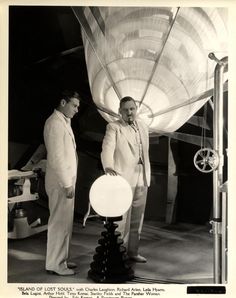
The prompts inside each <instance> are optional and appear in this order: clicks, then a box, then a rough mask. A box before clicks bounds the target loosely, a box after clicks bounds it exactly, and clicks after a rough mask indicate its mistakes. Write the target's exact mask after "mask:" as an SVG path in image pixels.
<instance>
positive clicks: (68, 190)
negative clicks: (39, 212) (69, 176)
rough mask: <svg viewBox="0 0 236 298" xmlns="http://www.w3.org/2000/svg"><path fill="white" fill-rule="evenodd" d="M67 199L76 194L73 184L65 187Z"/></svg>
mask: <svg viewBox="0 0 236 298" xmlns="http://www.w3.org/2000/svg"><path fill="white" fill-rule="evenodd" d="M65 191H66V197H67V199H72V198H73V197H74V196H75V190H74V187H73V186H69V187H65Z"/></svg>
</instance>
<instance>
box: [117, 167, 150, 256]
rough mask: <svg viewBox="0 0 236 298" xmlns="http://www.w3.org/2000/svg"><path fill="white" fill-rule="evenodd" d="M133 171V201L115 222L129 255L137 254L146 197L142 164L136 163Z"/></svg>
mask: <svg viewBox="0 0 236 298" xmlns="http://www.w3.org/2000/svg"><path fill="white" fill-rule="evenodd" d="M135 172H136V174H137V183H136V186H135V187H132V191H133V201H132V204H131V207H130V208H129V210H128V211H127V212H126V213H125V214H124V215H123V216H122V220H121V221H118V222H116V223H117V224H118V228H117V231H119V232H120V233H121V238H122V239H123V241H124V246H125V247H126V250H127V254H128V255H129V256H136V255H138V248H139V240H140V234H141V231H142V226H143V219H144V212H145V206H146V199H147V186H143V185H144V182H143V181H144V178H143V177H144V176H143V174H144V173H143V165H137V166H136V169H135Z"/></svg>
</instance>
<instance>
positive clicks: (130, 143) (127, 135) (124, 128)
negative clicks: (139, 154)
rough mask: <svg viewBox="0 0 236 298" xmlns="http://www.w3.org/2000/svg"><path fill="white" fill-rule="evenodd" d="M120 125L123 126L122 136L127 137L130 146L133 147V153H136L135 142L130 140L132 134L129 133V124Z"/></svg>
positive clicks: (122, 123)
mask: <svg viewBox="0 0 236 298" xmlns="http://www.w3.org/2000/svg"><path fill="white" fill-rule="evenodd" d="M120 125H121V131H122V135H123V136H125V138H126V140H127V142H128V143H129V146H130V147H131V149H132V151H134V150H135V148H134V144H133V142H132V141H131V139H130V134H129V133H128V129H127V124H126V123H125V122H123V121H122V122H121V123H120Z"/></svg>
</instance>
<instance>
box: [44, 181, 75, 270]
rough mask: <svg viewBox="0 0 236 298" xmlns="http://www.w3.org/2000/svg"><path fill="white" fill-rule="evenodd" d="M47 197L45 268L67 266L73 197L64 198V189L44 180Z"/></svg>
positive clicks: (54, 268)
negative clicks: (48, 214)
mask: <svg viewBox="0 0 236 298" xmlns="http://www.w3.org/2000/svg"><path fill="white" fill-rule="evenodd" d="M45 188H46V192H47V195H48V199H49V201H48V202H49V211H50V216H49V220H48V234H47V254H46V270H53V271H60V270H63V269H65V268H67V260H68V258H69V248H70V241H71V236H72V228H73V217H74V198H72V199H68V198H66V193H65V189H64V188H62V187H61V186H60V185H59V184H58V183H56V182H55V181H54V182H52V181H50V179H49V181H47V179H46V181H45Z"/></svg>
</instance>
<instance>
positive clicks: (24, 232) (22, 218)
mask: <svg viewBox="0 0 236 298" xmlns="http://www.w3.org/2000/svg"><path fill="white" fill-rule="evenodd" d="M16 185H17V184H16ZM37 199H38V194H37V193H34V194H31V192H30V179H29V178H25V181H24V183H23V192H22V194H21V195H17V196H14V197H10V198H8V204H9V205H14V204H16V208H15V212H14V219H13V230H12V231H10V232H8V238H9V239H22V238H26V237H29V236H31V235H34V234H36V233H40V232H43V231H45V230H47V225H41V219H40V218H37V219H36V220H35V221H34V222H33V223H31V224H30V225H29V223H28V218H27V214H26V211H25V210H24V209H23V208H22V206H21V202H28V201H35V200H37Z"/></svg>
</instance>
